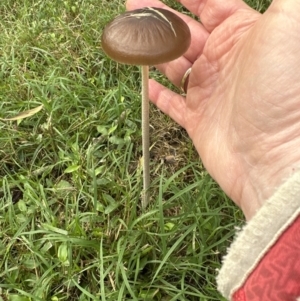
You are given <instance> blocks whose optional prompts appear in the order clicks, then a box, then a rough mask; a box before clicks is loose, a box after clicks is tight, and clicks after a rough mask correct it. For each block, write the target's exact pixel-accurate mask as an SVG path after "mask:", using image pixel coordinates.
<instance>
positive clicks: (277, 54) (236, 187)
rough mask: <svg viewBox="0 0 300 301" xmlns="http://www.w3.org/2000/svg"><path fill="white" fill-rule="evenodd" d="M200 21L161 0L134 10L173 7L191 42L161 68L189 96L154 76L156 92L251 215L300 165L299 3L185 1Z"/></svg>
mask: <svg viewBox="0 0 300 301" xmlns="http://www.w3.org/2000/svg"><path fill="white" fill-rule="evenodd" d="M179 2H180V3H181V4H182V5H183V6H185V7H186V8H187V9H188V10H189V11H191V12H192V13H193V14H195V15H196V16H198V17H200V19H201V21H202V23H199V22H197V21H195V20H193V19H191V18H189V17H188V16H186V15H183V14H180V13H178V12H176V11H173V10H172V9H170V8H169V7H167V6H166V5H164V4H163V3H162V2H160V1H157V0H128V1H127V4H126V6H127V9H128V10H132V9H137V8H140V7H144V6H155V7H162V8H166V9H170V10H172V11H173V12H175V13H177V14H178V15H179V16H180V17H181V18H183V19H184V20H185V22H186V23H187V24H188V25H189V27H190V30H191V33H192V43H191V46H190V48H189V50H188V51H187V52H186V53H185V54H184V55H183V56H182V57H180V58H179V59H177V60H175V61H172V62H170V63H166V64H163V65H159V66H156V67H157V68H158V69H159V70H160V71H161V72H162V73H164V74H165V75H166V76H167V77H168V78H169V80H170V81H171V82H172V83H174V84H175V85H177V86H179V85H180V81H181V79H182V77H183V75H184V73H185V71H186V70H187V69H188V68H189V67H192V72H191V74H190V78H189V85H188V90H187V95H186V96H185V97H184V96H182V95H179V94H177V93H175V92H172V91H170V90H168V89H167V88H165V87H163V86H162V85H160V84H158V83H157V82H155V81H154V80H151V81H150V86H149V97H150V100H151V101H152V102H153V103H154V104H156V105H157V107H158V108H159V109H160V110H162V111H163V112H165V113H166V114H167V115H169V116H170V117H171V118H173V119H174V120H175V121H176V122H177V123H178V124H180V125H181V126H182V127H184V128H185V129H186V130H187V132H188V134H189V136H190V138H191V139H192V141H193V143H194V145H195V147H196V149H197V151H198V153H199V155H200V157H201V159H202V161H203V164H204V165H205V167H206V169H207V170H208V172H209V173H210V174H211V176H212V177H213V178H214V179H215V180H216V181H217V182H218V183H219V185H220V186H221V187H222V189H223V190H224V191H225V192H226V194H227V195H228V196H230V197H231V199H232V200H233V201H234V202H235V203H236V204H237V205H238V206H239V207H241V209H242V210H243V212H244V214H245V216H246V218H247V219H248V220H249V219H251V217H252V216H253V215H254V214H255V213H256V212H257V211H258V210H259V208H260V207H261V206H262V205H263V203H264V202H265V201H266V200H267V199H268V198H269V197H270V196H271V195H272V194H273V193H274V192H275V191H276V189H277V188H278V186H279V185H281V184H282V183H283V182H284V181H285V179H286V178H287V177H289V176H290V175H291V174H293V173H294V172H295V171H296V170H298V169H299V166H300V151H299V147H300V71H299V70H300V57H299V54H300V38H299V28H300V1H297V0H293V1H292V0H277V1H276V0H274V1H273V2H272V4H271V6H270V7H269V9H268V10H267V11H266V12H265V13H264V14H263V15H261V14H259V13H258V12H256V11H254V10H253V9H251V8H250V7H248V6H247V5H246V4H245V3H244V2H243V1H242V0H227V1H223V0H206V1H204V0H203V1H201V0H181V1H179Z"/></svg>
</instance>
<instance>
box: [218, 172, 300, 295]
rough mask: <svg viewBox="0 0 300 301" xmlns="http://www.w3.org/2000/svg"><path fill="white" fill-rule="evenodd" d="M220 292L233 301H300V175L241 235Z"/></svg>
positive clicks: (226, 262) (225, 265) (220, 279)
mask: <svg viewBox="0 0 300 301" xmlns="http://www.w3.org/2000/svg"><path fill="white" fill-rule="evenodd" d="M217 283H218V289H219V291H220V292H221V293H222V294H223V296H225V297H226V298H227V299H228V300H233V301H259V300H263V301H271V300H272V301H277V300H278V301H279V300H280V301H283V300H284V301H300V171H299V172H297V173H295V174H294V175H293V176H291V177H290V178H289V179H288V180H287V181H286V182H285V183H284V184H282V185H281V186H280V187H279V188H278V189H277V191H276V192H275V193H274V195H273V196H272V197H270V199H269V200H267V201H266V203H265V204H264V205H263V207H262V208H261V209H260V210H259V211H258V212H257V213H256V215H255V216H254V217H253V218H252V219H251V220H250V221H249V222H248V223H247V224H246V225H245V226H244V228H243V229H242V230H241V232H240V233H238V235H237V237H236V239H235V241H234V242H233V243H232V245H231V247H230V248H229V250H228V254H227V255H226V256H225V257H224V260H223V265H222V268H221V270H220V272H219V275H218V277H217Z"/></svg>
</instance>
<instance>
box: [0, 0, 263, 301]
mask: <svg viewBox="0 0 300 301" xmlns="http://www.w3.org/2000/svg"><path fill="white" fill-rule="evenodd" d="M166 3H167V2H166ZM168 4H170V5H173V6H174V5H175V4H174V2H172V1H168ZM252 5H253V7H254V6H255V5H256V6H255V7H256V8H257V9H260V10H263V9H265V7H266V6H267V1H265V2H263V1H260V2H259V1H253V4H252ZM177 7H179V6H178V5H177ZM123 10H124V3H123V1H118V0H109V1H96V0H85V1H84V0H82V1H71V0H66V1H57V0H56V1H48V0H46V1H34V0H22V1H21V0H15V1H11V0H2V1H1V4H0V48H1V58H0V92H1V93H0V118H10V117H13V116H16V115H17V114H18V113H19V112H22V111H25V110H29V109H33V108H35V107H37V106H39V105H43V110H42V111H40V112H38V113H37V114H35V115H34V116H32V117H30V118H26V119H22V120H17V121H0V182H1V185H0V208H1V209H0V231H1V232H0V293H1V294H2V295H1V296H2V297H0V300H1V298H2V300H7V299H8V300H13V301H27V300H49V301H61V300H69V301H73V300H81V301H85V300H101V301H117V300H118V301H119V300H162V301H171V300H182V301H183V300H185V301H186V300H201V301H205V300H224V299H222V297H221V296H220V295H219V293H218V292H217V291H216V284H215V275H216V273H217V272H216V271H217V269H218V268H220V260H221V257H222V255H223V254H225V252H226V248H227V247H228V246H229V245H230V242H231V241H232V239H233V236H234V228H235V226H237V225H240V224H242V223H243V217H242V214H241V212H240V211H239V210H238V209H237V208H236V207H235V206H234V205H233V204H232V202H231V201H230V200H229V199H228V198H227V197H226V196H225V195H224V193H223V192H222V191H221V190H220V189H219V187H218V186H217V184H216V183H215V182H214V181H213V180H212V179H211V178H210V176H209V175H208V174H207V172H206V171H205V170H204V169H203V167H202V165H201V162H200V161H199V159H198V156H197V154H196V153H195V150H194V148H193V146H192V144H191V142H190V141H189V139H188V137H187V134H186V133H185V131H184V130H182V129H181V128H180V127H179V126H177V125H176V124H174V123H173V122H172V121H170V120H169V119H168V118H167V117H166V116H164V115H163V114H161V113H160V112H159V111H158V110H157V109H155V108H154V107H153V106H151V112H152V113H151V137H152V138H151V145H152V148H151V159H152V163H151V169H152V175H151V178H152V200H151V204H150V206H149V207H148V209H147V210H146V211H145V212H142V211H141V208H140V195H141V191H142V179H141V162H140V157H141V126H140V125H141V121H140V101H139V99H140V85H139V84H138V83H139V80H140V73H139V69H138V68H137V67H133V66H123V65H118V64H116V63H114V62H112V61H110V60H109V59H108V58H107V57H106V56H105V55H104V54H103V53H102V52H101V45H100V44H99V41H100V36H101V32H102V28H103V27H104V25H105V24H106V23H107V22H108V21H109V20H110V19H111V18H112V17H113V16H114V15H116V14H117V12H120V11H123ZM152 77H155V78H157V79H158V80H161V81H162V82H164V83H166V84H167V81H166V80H165V79H164V78H163V77H162V76H161V75H159V74H157V73H156V72H155V71H153V70H152Z"/></svg>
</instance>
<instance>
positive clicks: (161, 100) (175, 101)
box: [149, 79, 186, 127]
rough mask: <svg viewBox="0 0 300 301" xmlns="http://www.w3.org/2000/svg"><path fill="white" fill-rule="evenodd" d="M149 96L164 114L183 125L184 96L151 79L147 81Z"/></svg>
mask: <svg viewBox="0 0 300 301" xmlns="http://www.w3.org/2000/svg"><path fill="white" fill-rule="evenodd" d="M149 98H150V100H151V101H152V102H153V103H154V104H155V105H156V106H157V107H158V108H159V109H160V110H161V111H162V112H164V113H165V114H167V115H168V116H170V117H171V118H172V119H173V120H174V121H176V122H177V123H178V124H179V125H181V126H182V127H185V119H184V115H185V114H184V112H185V110H186V103H185V98H184V97H183V96H181V95H179V94H176V93H174V92H173V91H171V90H169V89H167V88H166V87H164V86H162V85H161V84H159V83H158V82H156V81H155V80H153V79H150V81H149Z"/></svg>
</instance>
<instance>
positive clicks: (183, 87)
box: [180, 68, 192, 94]
mask: <svg viewBox="0 0 300 301" xmlns="http://www.w3.org/2000/svg"><path fill="white" fill-rule="evenodd" d="M191 71H192V68H189V69H187V70H186V71H185V73H184V75H183V77H182V80H181V83H180V90H181V91H182V92H183V93H184V94H186V92H187V86H188V83H189V82H188V78H189V76H190V73H191Z"/></svg>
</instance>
